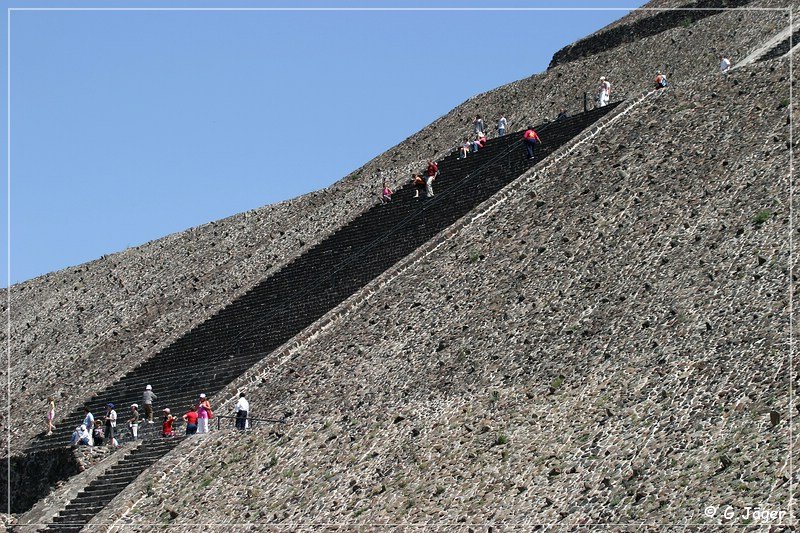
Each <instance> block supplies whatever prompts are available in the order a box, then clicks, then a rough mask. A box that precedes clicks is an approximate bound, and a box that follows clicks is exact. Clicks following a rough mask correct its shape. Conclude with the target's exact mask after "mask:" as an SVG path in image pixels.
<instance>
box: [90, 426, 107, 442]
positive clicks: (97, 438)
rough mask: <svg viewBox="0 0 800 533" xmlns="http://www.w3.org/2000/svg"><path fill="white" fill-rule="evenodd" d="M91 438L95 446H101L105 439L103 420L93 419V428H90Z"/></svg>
mask: <svg viewBox="0 0 800 533" xmlns="http://www.w3.org/2000/svg"><path fill="white" fill-rule="evenodd" d="M92 440H93V441H94V445H95V446H102V445H103V441H104V440H105V433H104V431H103V422H102V421H100V420H95V421H94V429H93V430H92Z"/></svg>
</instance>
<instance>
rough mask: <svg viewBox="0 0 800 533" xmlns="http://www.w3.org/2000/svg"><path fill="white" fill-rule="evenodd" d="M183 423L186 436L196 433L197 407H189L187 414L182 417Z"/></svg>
mask: <svg viewBox="0 0 800 533" xmlns="http://www.w3.org/2000/svg"><path fill="white" fill-rule="evenodd" d="M183 421H184V422H186V435H194V434H195V433H197V405H194V404H192V405H191V406H190V407H189V412H188V413H186V414H185V415H183Z"/></svg>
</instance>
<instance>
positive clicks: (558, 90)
mask: <svg viewBox="0 0 800 533" xmlns="http://www.w3.org/2000/svg"><path fill="white" fill-rule="evenodd" d="M785 24H786V16H785V15H784V14H783V13H777V12H755V11H747V12H729V13H724V14H721V15H716V16H714V17H710V18H708V19H705V20H703V21H701V22H699V23H697V24H695V25H693V26H691V27H687V28H676V29H673V30H670V31H668V32H665V33H662V34H659V35H656V36H653V37H650V38H647V39H644V40H642V41H639V42H637V43H631V44H628V45H624V46H621V47H619V48H615V49H614V50H611V51H609V52H608V53H605V54H600V55H597V56H593V57H591V58H589V59H587V60H583V61H575V62H572V63H569V64H566V65H563V66H559V67H557V68H553V69H550V70H549V71H547V72H545V73H542V74H538V75H535V76H532V77H531V78H527V79H525V80H520V81H517V82H514V83H511V84H509V85H506V86H503V87H500V88H498V89H495V90H493V91H490V92H488V93H485V94H482V95H478V96H476V97H474V98H472V99H470V100H468V101H467V102H465V103H464V104H462V105H460V106H458V107H457V108H455V109H454V110H452V111H451V112H450V113H448V114H447V115H445V116H443V117H442V118H440V119H439V120H437V121H435V122H434V123H433V124H431V125H430V126H428V127H426V128H425V129H423V130H422V131H421V132H419V133H418V134H416V135H414V136H412V137H410V138H409V139H407V140H406V141H404V142H403V143H401V144H400V145H398V146H396V147H394V148H392V149H391V150H389V151H388V152H386V153H385V154H382V155H381V156H379V157H377V158H376V159H374V160H373V161H371V162H370V163H368V164H367V165H365V166H364V167H362V168H361V169H359V170H358V171H356V172H354V173H353V174H352V175H350V176H348V177H347V178H345V179H343V180H341V181H339V182H337V183H336V184H334V185H332V186H331V187H329V188H328V189H325V190H324V191H320V192H317V193H312V194H309V195H306V196H303V197H301V198H298V199H295V200H292V201H289V202H284V203H281V204H277V205H275V206H268V207H265V208H263V209H259V210H255V211H251V212H247V213H243V214H240V215H236V216H234V217H230V218H228V219H224V220H222V221H218V222H214V223H211V224H207V225H204V226H201V227H198V228H194V229H191V230H188V231H186V232H183V233H179V234H175V235H171V236H169V237H166V238H164V239H160V240H158V241H154V242H151V243H148V244H146V245H142V246H140V247H137V248H133V249H130V250H126V251H125V252H122V253H119V254H114V255H111V256H108V257H105V258H102V259H100V260H97V261H94V262H91V263H87V264H84V265H80V266H78V267H73V268H69V269H65V270H63V271H60V272H56V273H53V274H49V275H46V276H43V277H40V278H36V279H34V280H31V281H29V282H26V283H23V284H20V285H17V286H14V287H12V289H11V376H10V379H11V384H10V386H11V396H12V398H13V399H14V401H13V402H12V406H11V407H12V408H11V418H12V421H13V423H12V424H10V429H11V432H12V439H13V447H14V448H17V449H18V448H19V447H20V446H21V445H22V444H24V442H25V441H27V440H28V439H29V438H30V437H32V436H33V435H34V434H35V433H36V432H38V431H39V430H40V428H41V423H40V422H39V420H38V419H37V417H35V416H31V412H32V410H33V411H34V412H35V410H36V408H37V407H39V406H42V409H41V410H42V412H43V411H44V409H43V401H44V399H45V398H46V397H47V396H49V395H54V396H56V399H57V403H58V407H59V409H60V410H61V411H65V410H67V409H68V408H71V407H73V406H75V405H77V404H79V403H80V401H81V400H82V399H83V398H86V397H88V396H89V395H91V393H93V392H94V390H95V389H96V388H97V387H100V386H102V385H103V384H105V383H107V382H108V381H111V380H114V379H115V378H116V377H118V376H120V375H122V374H124V373H125V372H126V371H128V370H129V369H131V368H132V367H134V366H136V365H137V364H138V363H139V362H141V361H142V360H143V359H145V358H147V357H148V356H149V355H151V354H152V353H154V352H155V351H157V350H159V349H161V348H163V347H164V346H166V345H167V344H168V343H169V342H171V341H172V340H174V339H175V338H177V337H178V336H180V335H181V334H182V333H184V332H185V331H187V330H188V329H190V328H191V327H192V326H193V325H195V324H197V323H199V322H201V321H202V320H204V319H205V318H207V317H208V316H210V315H211V314H213V313H214V312H215V311H217V310H218V309H220V308H221V307H223V306H224V305H225V304H226V303H227V302H229V301H230V300H231V299H232V298H234V297H235V296H236V295H238V294H241V293H243V292H244V291H245V290H247V289H248V288H249V287H251V286H252V285H253V284H255V283H256V282H257V281H259V280H260V279H262V278H263V277H264V276H265V275H267V274H269V273H270V272H272V271H274V270H276V269H278V268H280V266H281V265H283V264H286V262H287V261H290V260H291V259H292V258H293V257H295V256H296V255H297V254H298V253H301V252H302V250H303V249H305V248H307V247H308V246H310V245H312V244H313V243H314V242H317V241H318V240H320V239H321V238H323V237H324V236H325V235H327V234H328V233H330V232H332V231H333V230H335V229H336V228H337V227H339V226H340V225H342V224H344V223H346V222H347V221H348V220H350V219H352V218H353V217H355V216H356V215H357V214H358V213H359V212H361V211H362V210H364V209H366V208H368V207H369V206H370V205H372V204H373V203H374V202H375V195H374V193H375V184H374V183H373V180H372V179H371V176H372V174H373V173H374V172H375V171H376V169H377V168H378V167H381V168H384V169H387V171H386V176H387V178H389V180H390V181H391V182H393V183H404V182H405V180H406V179H407V176H408V172H409V171H410V170H412V169H415V168H417V167H419V165H420V164H421V163H422V161H423V160H424V159H425V158H426V157H429V156H431V155H433V154H441V153H443V152H444V151H446V150H447V149H449V148H450V147H451V146H453V145H454V144H455V143H456V142H457V141H458V140H459V139H460V138H461V137H463V135H464V134H465V133H466V132H468V131H469V128H470V123H471V120H472V117H474V115H475V113H481V114H483V115H485V116H487V117H496V116H498V115H499V113H500V112H505V114H506V116H507V117H508V118H509V122H510V124H511V127H512V129H517V128H521V127H523V126H525V125H526V124H527V123H529V122H541V121H542V120H543V119H545V118H547V117H553V116H554V115H555V114H556V113H557V110H558V109H559V108H561V107H562V106H566V107H567V108H568V109H570V110H578V109H579V108H580V107H581V105H582V99H583V96H582V95H583V92H584V91H587V90H589V91H591V90H592V89H593V87H594V85H595V83H596V80H597V78H598V77H599V76H600V75H606V76H608V77H609V78H610V79H611V81H612V82H613V83H614V96H615V97H623V96H632V95H636V94H640V93H641V91H642V89H644V88H647V87H648V86H649V85H650V80H651V78H652V73H653V71H654V70H655V69H656V68H661V69H662V70H665V71H667V72H668V73H669V74H670V77H671V79H672V81H673V83H681V81H683V82H685V81H687V80H689V79H691V78H693V77H696V76H698V75H701V74H703V73H707V72H713V71H714V70H715V69H716V64H717V57H716V54H717V53H718V52H719V51H720V50H721V49H723V48H724V50H725V51H726V52H727V53H729V54H730V55H731V56H732V57H733V58H738V57H744V56H745V55H746V54H747V53H748V52H749V51H750V50H751V49H753V48H754V47H756V46H757V45H758V44H759V43H760V42H762V41H763V40H764V39H766V38H768V37H770V36H771V35H773V34H774V33H776V32H777V31H778V30H779V29H780V28H782V27H783V26H784V25H785ZM88 375H92V376H102V378H101V379H99V380H95V379H86V376H88ZM6 377H7V376H5V375H4V378H6ZM3 412H5V409H3ZM8 427H9V424H7V421H5V420H3V427H2V429H3V430H5V429H7V428H8Z"/></svg>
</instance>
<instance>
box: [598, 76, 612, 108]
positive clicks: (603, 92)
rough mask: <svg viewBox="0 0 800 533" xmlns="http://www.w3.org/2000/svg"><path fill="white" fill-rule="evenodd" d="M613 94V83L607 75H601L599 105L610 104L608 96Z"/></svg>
mask: <svg viewBox="0 0 800 533" xmlns="http://www.w3.org/2000/svg"><path fill="white" fill-rule="evenodd" d="M610 94H611V84H610V83H609V82H608V80H606V77H605V76H600V85H599V86H598V87H597V107H604V106H606V105H608V97H609V95H610Z"/></svg>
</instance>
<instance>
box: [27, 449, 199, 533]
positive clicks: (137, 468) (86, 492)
mask: <svg viewBox="0 0 800 533" xmlns="http://www.w3.org/2000/svg"><path fill="white" fill-rule="evenodd" d="M183 439H184V437H175V438H171V439H159V440H157V441H156V440H153V441H151V442H148V444H147V446H139V447H138V448H136V449H134V450H132V451H131V452H130V453H129V454H128V455H126V456H125V457H124V458H123V459H122V460H121V461H120V462H119V463H117V464H116V465H115V466H114V467H112V468H111V469H109V471H108V472H106V473H105V474H103V475H102V476H100V477H98V478H97V479H95V480H94V481H92V482H91V483H89V485H87V486H86V487H85V488H84V489H83V490H82V491H81V492H80V493H78V495H77V497H76V498H75V499H73V500H72V501H70V502H69V504H68V505H67V506H66V507H65V508H64V509H63V510H62V511H61V512H59V513H58V515H57V516H56V517H55V518H54V519H53V522H52V523H51V524H49V525H48V526H47V527H46V528H44V529H43V530H42V531H59V532H74V531H80V530H81V529H83V527H84V526H85V525H86V524H87V523H88V522H89V520H91V519H92V518H93V517H94V516H95V515H96V514H97V513H98V512H99V511H100V510H101V509H103V507H105V506H106V505H107V504H108V503H109V502H110V501H111V500H113V499H114V498H115V497H116V496H117V495H118V494H119V493H120V492H122V490H123V489H124V488H125V487H127V486H128V485H129V484H130V483H131V482H132V481H133V480H134V479H136V478H137V477H139V474H141V473H142V472H144V471H145V470H146V469H147V468H148V467H149V466H151V465H152V464H153V463H155V462H156V461H157V460H158V459H160V458H161V457H163V456H164V455H166V454H167V453H168V452H169V451H170V450H172V449H173V448H175V446H177V445H178V444H179V443H180V442H181V441H182V440H183Z"/></svg>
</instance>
